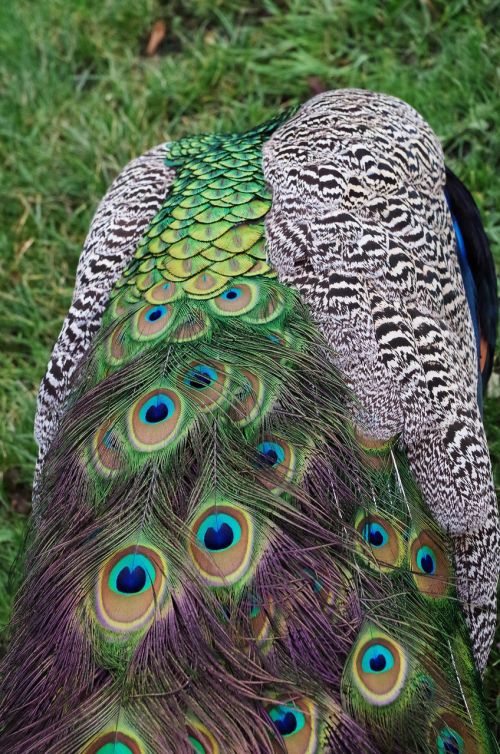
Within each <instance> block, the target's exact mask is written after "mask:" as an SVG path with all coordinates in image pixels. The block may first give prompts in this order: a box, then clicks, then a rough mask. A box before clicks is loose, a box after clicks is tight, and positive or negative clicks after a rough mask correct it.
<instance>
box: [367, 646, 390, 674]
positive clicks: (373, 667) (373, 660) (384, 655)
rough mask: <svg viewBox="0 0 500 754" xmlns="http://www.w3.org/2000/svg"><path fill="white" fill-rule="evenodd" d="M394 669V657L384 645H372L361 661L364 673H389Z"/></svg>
mask: <svg viewBox="0 0 500 754" xmlns="http://www.w3.org/2000/svg"><path fill="white" fill-rule="evenodd" d="M393 667H394V655H393V654H392V652H391V650H390V649H389V648H388V647H385V646H384V645H383V644H372V646H371V647H369V648H368V649H367V650H366V651H365V653H364V654H363V657H362V659H361V669H362V670H363V672H364V673H387V672H388V671H389V670H391V669H392V668H393Z"/></svg>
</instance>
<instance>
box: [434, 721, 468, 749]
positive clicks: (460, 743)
mask: <svg viewBox="0 0 500 754" xmlns="http://www.w3.org/2000/svg"><path fill="white" fill-rule="evenodd" d="M437 748H438V752H439V754H464V753H465V743H464V740H463V738H462V736H461V735H460V734H459V733H457V731H456V730H453V728H449V727H448V726H446V727H445V728H443V729H442V730H441V731H440V732H439V735H438V739H437Z"/></svg>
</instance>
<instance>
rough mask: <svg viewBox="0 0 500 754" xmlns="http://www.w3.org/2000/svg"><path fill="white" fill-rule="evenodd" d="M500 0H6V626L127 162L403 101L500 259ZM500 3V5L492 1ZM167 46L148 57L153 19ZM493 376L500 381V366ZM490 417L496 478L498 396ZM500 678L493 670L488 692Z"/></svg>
mask: <svg viewBox="0 0 500 754" xmlns="http://www.w3.org/2000/svg"><path fill="white" fill-rule="evenodd" d="M495 6H496V3H495V2H486V1H481V0H476V2H467V0H448V1H444V0H422V2H421V3H417V2H415V1H414V0H407V1H404V0H403V1H401V0H387V1H386V2H383V3H382V2H380V3H376V2H366V0H308V1H307V2H303V1H302V0H275V2H272V1H271V0H252V2H250V1H249V0H225V1H224V0H165V1H164V2H160V1H159V0H134V2H123V1H122V0H39V2H36V3H33V2H31V1H30V0H16V2H14V0H6V1H5V2H3V3H1V4H0V49H1V50H2V63H1V67H0V89H1V91H2V97H1V98H0V152H2V153H3V154H1V157H2V158H3V161H4V164H5V165H6V169H5V171H4V174H3V178H2V181H1V183H0V275H1V284H0V291H1V292H0V331H1V333H2V342H3V347H2V357H1V364H2V368H1V374H0V413H1V416H2V421H1V423H0V468H1V470H2V477H1V481H0V545H1V546H0V622H5V621H6V619H7V616H8V612H9V606H10V599H11V596H10V594H11V593H10V591H9V590H7V591H6V587H7V580H8V579H7V575H8V571H9V566H10V564H11V562H12V561H13V558H14V555H15V553H16V552H17V551H18V549H19V546H20V542H21V538H22V532H23V528H24V525H25V521H26V516H27V513H28V511H29V497H30V482H31V478H32V473H33V464H34V459H35V445H34V441H33V438H32V425H33V415H34V411H35V396H36V391H37V385H38V383H39V381H40V378H41V377H42V374H43V372H44V369H45V364H46V362H47V359H48V357H49V353H50V349H51V346H52V344H53V342H54V340H55V338H56V336H57V333H58V330H59V328H60V325H61V322H62V319H63V316H64V314H65V312H66V309H67V307H68V304H69V301H70V297H71V292H72V287H73V278H74V272H75V268H76V263H77V260H78V255H79V253H80V249H81V245H82V241H83V239H84V236H85V233H86V229H87V227H88V225H89V222H90V219H91V216H92V214H93V212H94V209H95V207H96V204H97V201H98V199H99V197H100V196H101V195H102V194H103V193H104V191H105V189H106V187H107V185H108V184H109V183H110V181H111V180H112V178H113V177H114V175H115V174H116V173H117V172H118V170H119V169H120V167H121V166H123V165H124V164H125V163H126V162H127V161H128V160H129V159H130V158H131V157H133V156H135V155H137V154H139V153H140V152H141V151H143V150H145V149H146V148H147V147H150V146H152V145H154V144H156V143H157V142H160V141H164V140H166V139H170V138H176V137H179V136H181V135H183V134H186V133H194V132H199V131H201V130H212V129H239V128H246V127H249V126H252V125H254V124H255V123H257V122H259V121H260V120H262V119H264V118H265V117H267V116H268V115H270V114H272V113H274V112H275V111H276V109H277V108H280V107H281V106H283V105H286V104H291V103H293V102H296V101H301V100H305V99H307V98H308V97H309V96H311V94H314V93H316V92H317V91H320V90H321V89H323V88H336V87H345V86H359V87H365V88H371V89H377V90H381V91H384V92H387V93H390V94H394V95H396V96H399V97H402V98H403V99H406V100H407V101H408V102H410V103H411V104H412V105H414V106H415V107H416V108H417V109H418V110H420V112H421V113H422V114H423V115H424V116H425V117H426V118H427V120H428V121H429V122H430V123H431V125H432V126H433V127H434V129H435V130H436V132H437V133H438V135H439V136H440V138H441V139H442V142H443V145H444V147H445V150H446V153H447V156H448V161H449V163H450V166H451V167H452V168H453V169H454V170H455V171H456V172H457V173H458V174H459V176H460V177H462V179H463V180H465V182H466V183H467V184H468V186H469V187H470V189H471V190H472V191H473V193H474V195H475V197H476V199H477V201H478V203H479V205H480V207H481V210H482V212H483V215H484V219H485V223H486V228H487V232H488V235H489V237H490V240H491V242H492V244H493V249H494V252H495V254H496V258H497V261H498V262H499V263H500V255H499V251H500V244H499V241H500V222H499V210H498V207H499V206H500V201H499V199H500V196H499V194H500V182H499V181H498V179H497V175H498V167H499V166H498V165H495V164H494V156H495V155H498V154H499V153H500V152H499V143H498V138H499V136H498V133H499V132H498V129H497V128H496V125H497V123H498V121H499V119H500V112H499V110H500V105H499V102H498V97H497V96H496V95H495V92H498V83H499V82H498V78H496V74H497V72H498V62H499V60H498V57H499V56H498V42H497V38H496V37H495V34H494V27H495V23H496V21H497V20H498V19H496V17H495ZM496 7H497V6H496ZM159 19H163V20H164V21H165V22H166V36H165V38H164V40H163V42H162V44H161V45H160V48H159V50H158V52H157V54H156V55H155V56H153V57H147V56H145V54H144V52H145V49H146V45H147V41H148V39H149V36H150V32H151V29H152V28H153V25H154V23H155V21H157V20H159ZM496 380H497V386H498V382H499V378H498V376H497V377H496ZM496 392H497V398H496V399H495V398H494V397H490V399H489V400H488V402H487V405H486V418H487V424H488V433H489V439H490V447H491V452H492V456H493V460H494V463H495V467H496V474H497V477H496V478H497V481H498V480H499V474H500V406H499V401H498V393H499V389H498V387H497V388H496ZM499 677H500V659H499V656H498V653H497V654H496V655H495V656H494V657H493V658H492V660H491V663H490V668H489V671H488V675H487V693H488V696H489V704H490V706H491V708H492V709H494V705H495V701H494V690H495V688H496V687H498V685H499V684H498V679H499Z"/></svg>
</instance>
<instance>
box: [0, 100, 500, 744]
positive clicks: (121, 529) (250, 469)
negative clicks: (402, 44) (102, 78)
mask: <svg viewBox="0 0 500 754" xmlns="http://www.w3.org/2000/svg"><path fill="white" fill-rule="evenodd" d="M492 264H493V263H492V259H491V254H490V251H489V248H488V242H487V240H486V236H485V234H484V231H483V228H482V225H481V221H480V217H479V214H478V211H477V208H476V206H475V204H474V201H473V199H472V197H471V196H470V194H469V193H468V191H467V189H466V188H465V187H464V186H463V184H462V183H461V182H460V181H459V179H458V178H457V177H456V176H455V175H454V174H453V173H452V172H451V171H449V170H448V169H445V166H444V161H443V155H442V151H441V147H440V145H439V142H438V140H437V138H436V136H435V135H434V134H433V132H432V131H431V129H430V127H429V126H428V125H427V123H426V122H425V121H424V120H423V119H422V117H421V116H420V115H419V114H418V113H417V112H416V111H415V110H414V109H413V108H412V107H410V106H409V105H407V104H406V103H404V102H402V101H400V100H398V99H396V98H394V97H391V96H388V95H383V94H377V93H372V92H368V91H364V90H356V89H347V90H337V91H331V92H326V93H323V94H321V95H318V96H316V97H314V98H313V99H311V100H310V101H309V102H307V103H306V104H305V105H303V106H301V107H299V108H292V109H290V110H287V111H285V112H283V113H281V114H280V115H278V116H277V117H275V118H273V119H272V120H270V121H268V122H266V123H264V124H263V125H260V126H258V127H256V128H253V129H252V130H249V131H247V132H245V133H230V134H225V133H217V134H207V135H197V136H188V137H186V138H183V139H181V140H180V141H178V142H173V143H172V142H170V143H167V144H162V145H160V146H159V147H156V148H154V149H152V150H151V151H149V152H147V153H146V154H145V155H143V156H142V157H140V158H138V159H137V160H134V161H133V162H132V163H130V165H129V166H127V168H125V170H124V171H123V172H122V173H121V175H120V176H119V177H118V178H117V179H116V181H115V182H114V184H113V185H112V187H111V188H110V190H109V192H108V194H107V195H106V197H105V198H104V200H103V201H102V203H101V205H100V206H99V208H98V211H97V214H96V216H95V218H94V221H93V223H92V226H91V229H90V233H89V236H88V238H87V241H86V243H85V246H84V251H83V254H82V256H81V259H80V264H79V267H78V271H77V278H76V286H75V292H74V298H73V302H72V305H71V308H70V311H69V313H68V316H67V318H66V320H65V323H64V325H63V329H62V331H61V334H60V336H59V339H58V342H57V344H56V346H55V349H54V352H53V354H52V358H51V361H50V362H49V367H48V371H47V374H46V376H45V378H44V380H43V382H42V385H41V389H40V394H39V401H38V413H37V418H36V424H35V432H36V437H37V440H38V443H39V459H38V465H37V470H36V475H35V483H34V498H33V517H32V524H31V527H30V531H29V533H28V535H27V545H26V555H25V565H24V573H25V575H24V580H23V583H22V585H21V588H20V590H19V593H18V596H17V599H16V604H15V609H14V615H13V619H12V626H11V641H10V647H9V649H8V651H7V654H6V656H5V658H4V660H3V662H2V664H1V667H0V688H1V691H0V751H2V752H8V753H9V754H21V753H22V754H42V752H43V754H56V753H57V754H190V753H191V754H192V752H196V753H197V754H219V753H220V754H277V753H279V752H282V753H286V752H288V754H327V753H328V754H384V753H385V752H394V754H398V753H400V754H402V753H407V752H408V753H411V754H419V753H427V754H431V753H432V754H492V753H493V752H495V751H498V749H497V745H496V743H495V741H494V739H493V735H492V733H491V731H490V728H489V724H488V719H487V713H486V710H485V705H484V701H483V698H482V691H481V672H482V670H483V669H484V666H485V663H486V660H487V657H488V652H489V649H490V646H491V641H492V635H493V629H494V623H495V586H496V577H497V573H498V562H499V550H500V547H499V528H498V514H497V508H496V500H495V494H494V488H493V484H492V476H491V467H490V461H489V457H488V451H487V446H486V441H485V436H484V430H483V425H482V418H481V410H482V408H481V407H482V396H483V392H484V389H485V386H486V383H487V380H488V377H489V374H490V372H491V367H492V357H493V353H494V347H495V331H496V317H497V303H496V289H495V275H494V269H493V267H492Z"/></svg>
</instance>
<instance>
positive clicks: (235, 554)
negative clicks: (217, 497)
mask: <svg viewBox="0 0 500 754" xmlns="http://www.w3.org/2000/svg"><path fill="white" fill-rule="evenodd" d="M191 532H192V536H191V539H190V542H189V552H190V555H191V557H192V559H193V562H194V564H195V566H196V567H197V569H198V571H199V573H200V574H201V576H202V578H203V580H204V581H205V582H206V583H208V584H210V585H211V586H228V585H230V584H234V583H236V582H237V581H239V580H240V579H242V578H243V577H244V576H245V575H246V574H247V573H248V570H249V566H250V564H251V561H252V556H253V554H254V553H253V542H254V526H253V522H252V520H251V518H250V517H249V516H248V514H247V513H246V512H245V511H243V510H242V509H241V508H238V507H236V506H233V505H230V504H228V503H223V504H217V505H212V506H209V507H208V508H206V509H205V510H204V511H203V512H202V513H201V514H200V515H198V517H197V518H196V519H195V521H194V522H193V524H192V526H191Z"/></svg>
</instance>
